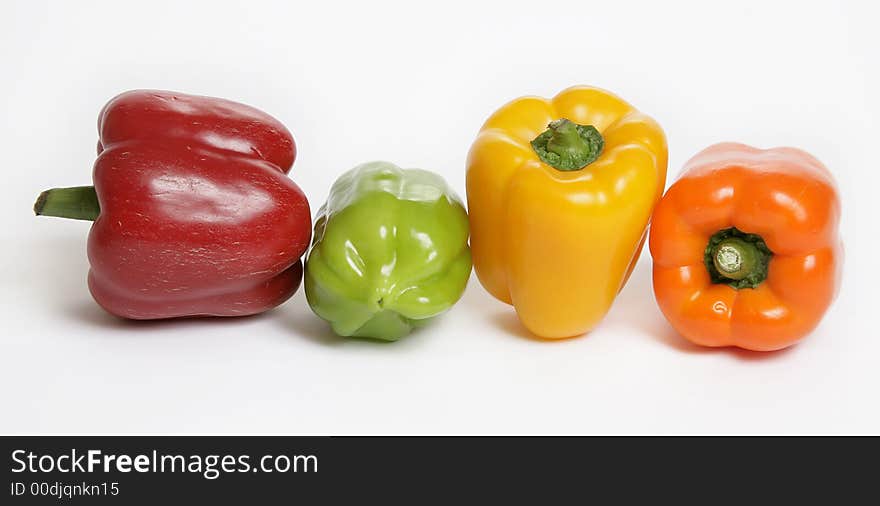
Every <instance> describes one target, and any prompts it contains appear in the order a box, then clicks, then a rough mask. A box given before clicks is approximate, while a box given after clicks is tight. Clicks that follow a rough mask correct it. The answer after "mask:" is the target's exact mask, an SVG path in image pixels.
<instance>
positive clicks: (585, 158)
mask: <svg viewBox="0 0 880 506" xmlns="http://www.w3.org/2000/svg"><path fill="white" fill-rule="evenodd" d="M531 145H532V149H534V150H535V153H537V155H538V158H540V159H541V161H543V162H544V163H546V164H547V165H549V166H551V167H553V168H554V169H557V170H561V171H572V170H580V169H583V168H584V167H586V166H587V165H589V164H591V163H593V162H595V161H596V159H597V158H599V155H601V154H602V148H603V147H605V140H604V139H603V138H602V134H600V133H599V131H598V130H596V127H594V126H593V125H578V124H577V123H574V122H572V121H570V120H567V119H565V118H562V119H558V120H556V121H551V122H550V124H549V125H547V130H545V131H544V132H543V133H541V135H539V136H537V137H535V139H534V140H533V141H532V142H531Z"/></svg>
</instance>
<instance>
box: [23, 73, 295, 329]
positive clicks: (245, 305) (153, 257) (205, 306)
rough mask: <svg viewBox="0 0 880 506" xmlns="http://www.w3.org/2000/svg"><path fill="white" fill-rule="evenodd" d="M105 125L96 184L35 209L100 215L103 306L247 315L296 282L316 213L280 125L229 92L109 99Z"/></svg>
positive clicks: (96, 245) (53, 193)
mask: <svg viewBox="0 0 880 506" xmlns="http://www.w3.org/2000/svg"><path fill="white" fill-rule="evenodd" d="M98 132H99V142H98V153H99V156H98V158H97V160H96V162H95V166H94V174H93V179H94V189H92V188H91V187H80V188H73V189H69V188H67V189H55V190H49V191H47V192H44V194H43V195H42V196H41V197H40V200H38V202H37V205H36V206H35V210H36V211H37V214H47V215H55V216H62V217H72V218H80V219H94V224H93V225H92V228H91V231H90V233H89V239H88V256H89V262H90V264H91V269H90V271H89V276H88V284H89V289H90V291H91V293H92V296H93V297H94V298H95V301H97V302H98V304H100V305H101V306H102V307H103V308H104V309H106V310H107V311H109V312H110V313H112V314H114V315H117V316H121V317H123V318H131V319H140V320H146V319H158V318H174V317H181V316H243V315H250V314H255V313H260V312H262V311H266V310H268V309H270V308H273V307H275V306H277V305H278V304H280V303H282V302H284V301H285V300H287V299H288V298H289V297H290V296H291V295H292V294H293V293H294V292H295V291H296V289H297V287H298V286H299V283H300V281H301V279H302V264H301V262H300V257H301V256H302V254H303V253H304V252H305V250H306V248H307V247H308V243H309V239H310V234H311V218H310V212H309V205H308V202H307V201H306V198H305V196H304V195H303V193H302V191H301V190H300V189H299V187H298V186H297V185H296V184H295V183H294V182H293V181H292V180H291V179H290V178H288V177H287V175H286V173H287V172H288V171H289V170H290V168H291V165H292V163H293V160H294V157H295V147H294V141H293V138H292V137H291V135H290V132H289V131H288V130H287V129H286V128H285V127H284V126H283V125H282V124H281V123H279V122H278V121H277V120H276V119H274V118H272V117H271V116H269V115H267V114H265V113H263V112H262V111H259V110H257V109H254V108H252V107H249V106H246V105H242V104H238V103H235V102H230V101H227V100H222V99H217V98H209V97H200V96H191V95H185V94H182V93H174V92H168V91H154V90H138V91H130V92H127V93H123V94H121V95H119V96H117V97H116V98H114V99H112V100H111V101H110V102H109V103H108V104H107V105H106V106H105V107H104V109H103V110H102V111H101V114H100V116H99V120H98ZM89 192H91V196H90V198H89ZM95 198H96V201H95Z"/></svg>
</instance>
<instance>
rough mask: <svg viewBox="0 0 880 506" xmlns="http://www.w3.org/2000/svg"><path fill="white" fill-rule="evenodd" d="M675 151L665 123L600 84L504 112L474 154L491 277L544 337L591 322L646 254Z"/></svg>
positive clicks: (487, 276)
mask: <svg viewBox="0 0 880 506" xmlns="http://www.w3.org/2000/svg"><path fill="white" fill-rule="evenodd" d="M666 156H667V152H666V138H665V136H664V135H663V130H662V129H661V128H660V126H659V125H658V124H657V123H656V122H654V120H652V119H651V118H649V117H647V116H646V115H644V114H642V113H640V112H638V111H637V110H636V109H634V108H633V107H632V106H631V105H629V104H628V103H626V102H624V101H623V100H621V99H620V98H619V97H617V96H615V95H612V94H611V93H608V92H607V91H604V90H600V89H597V88H591V87H585V86H579V87H573V88H569V89H567V90H565V91H563V92H561V93H559V94H558V95H556V97H554V98H553V99H549V100H548V99H545V98H539V97H524V98H520V99H517V100H514V101H513V102H510V103H508V104H507V105H505V106H504V107H502V108H501V109H499V110H498V111H497V112H496V113H495V114H493V115H492V116H491V117H490V118H489V119H488V120H487V121H486V123H485V124H484V125H483V128H482V129H481V130H480V133H479V135H478V136H477V139H476V140H475V141H474V144H473V147H472V148H471V151H470V154H469V155H468V162H467V199H468V213H469V218H470V226H471V252H472V255H473V260H474V269H475V270H476V273H477V276H478V277H479V279H480V282H481V283H482V284H483V286H484V287H485V288H486V289H487V290H488V291H489V292H490V293H491V294H492V295H494V296H495V297H496V298H498V299H500V300H502V301H504V302H506V303H508V304H513V306H514V308H515V309H516V312H517V315H518V316H519V319H520V321H522V323H523V324H524V325H525V326H526V327H527V328H528V329H529V330H530V331H532V332H533V333H534V334H536V335H538V336H540V337H544V338H563V337H571V336H576V335H580V334H583V333H584V332H587V331H589V330H591V329H592V328H593V327H594V326H595V325H596V324H597V323H598V322H599V321H600V320H601V319H602V317H603V316H604V315H605V313H606V312H607V311H608V309H609V308H610V306H611V303H612V302H613V301H614V298H615V297H616V296H617V293H618V292H619V291H620V289H621V288H622V287H623V285H624V283H625V282H626V279H627V277H628V276H629V273H630V272H631V271H632V268H633V266H634V265H635V262H636V260H637V259H638V257H639V252H640V251H641V247H642V244H643V243H644V239H645V229H646V227H647V224H648V220H649V218H650V216H651V211H652V210H653V208H654V205H655V204H656V202H657V200H658V199H659V198H660V196H661V195H662V192H663V187H664V183H665V182H666Z"/></svg>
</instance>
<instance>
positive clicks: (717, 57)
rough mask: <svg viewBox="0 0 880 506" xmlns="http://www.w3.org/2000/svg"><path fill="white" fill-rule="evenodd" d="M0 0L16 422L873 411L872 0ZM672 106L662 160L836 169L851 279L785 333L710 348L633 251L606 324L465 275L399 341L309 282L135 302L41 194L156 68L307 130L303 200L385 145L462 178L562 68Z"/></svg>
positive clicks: (487, 423)
mask: <svg viewBox="0 0 880 506" xmlns="http://www.w3.org/2000/svg"><path fill="white" fill-rule="evenodd" d="M238 4H239V2H217V1H215V2H205V3H203V4H196V3H187V2H180V1H169V2H163V1H145V2H131V3H126V2H119V1H112V2H111V1H108V2H61V1H59V2H53V3H44V2H38V1H20V2H12V3H11V4H10V3H8V2H7V3H4V7H3V11H4V12H3V16H2V20H0V55H2V79H0V106H2V109H0V113H2V114H0V142H2V151H0V153H2V155H0V156H2V160H3V183H2V186H3V198H2V199H0V206H2V216H3V218H2V219H3V232H4V240H3V246H2V248H0V265H2V267H3V269H2V273H0V284H2V294H0V297H2V299H0V311H2V314H0V321H2V322H3V323H2V325H3V327H2V329H3V332H2V338H0V339H2V341H0V406H2V407H0V410H2V412H0V432H4V433H97V432H111V433H141V432H146V433H264V432H283V433H297V434H299V433H308V434H326V433H331V434H337V433H595V432H602V433H605V432H613V433H617V432H626V433H628V432H637V433H655V432H659V433H682V432H683V433H703V432H710V433H728V432H734V433H752V432H758V433H768V432H769V433H814V432H822V433H824V432H834V433H838V432H871V433H876V432H880V402H878V388H880V368H878V361H880V338H878V332H877V329H876V327H877V325H876V324H875V323H874V322H875V320H876V319H877V318H878V316H877V314H876V311H877V304H878V297H877V293H878V292H880V284H878V281H880V280H878V275H877V271H878V269H880V267H878V264H877V255H878V251H880V249H878V248H880V244H878V240H877V235H878V233H880V232H878V228H877V217H878V203H877V202H878V199H880V197H878V190H877V187H878V185H880V176H878V171H880V149H878V141H880V128H878V112H880V107H878V94H877V89H878V88H880V72H878V67H880V58H878V49H880V38H878V33H877V32H878V31H877V29H876V27H875V26H874V25H875V23H876V20H877V14H878V13H877V11H876V8H875V7H873V2H868V1H865V2H859V3H856V2H848V3H841V4H839V5H838V4H837V3H836V2H815V3H814V2H785V3H776V2H769V1H767V0H760V1H754V2H753V1H741V0H740V1H736V2H724V3H712V2H696V1H695V2H686V3H685V2H674V1H669V2H638V3H637V2H608V1H602V2H588V1H584V0H580V1H573V2H568V1H564V0H547V1H543V2H542V1H540V0H531V1H529V2H521V3H518V2H513V1H510V0H506V1H499V2H476V1H473V2H468V3H467V4H465V5H463V6H462V5H457V4H454V3H451V2H432V3H429V4H427V5H419V2H385V1H380V0H371V1H364V2H330V1H327V2H277V3H269V2H258V1H249V2H241V5H238ZM579 83H581V84H593V85H597V86H601V87H604V88H607V89H610V90H613V91H614V92H616V93H618V94H619V95H621V96H622V97H624V98H625V99H627V100H628V101H630V102H632V103H633V104H635V105H636V106H637V107H639V108H640V109H642V110H643V111H645V112H647V113H648V114H650V115H652V116H653V117H654V118H656V119H657V120H658V121H659V122H660V124H661V125H662V126H663V127H664V129H665V130H666V133H667V136H668V140H669V148H670V150H669V155H670V156H669V160H670V179H673V178H674V176H675V175H676V174H677V173H678V171H679V169H680V167H681V166H682V164H683V163H684V162H685V160H686V159H687V158H689V157H690V156H691V155H693V154H694V153H696V152H697V151H698V150H700V149H702V148H704V147H706V146H707V145H709V144H711V143H714V142H718V141H727V140H731V141H741V142H746V143H749V144H754V145H756V146H759V147H770V146H776V145H793V146H798V147H801V148H804V149H806V150H808V151H810V152H812V153H813V154H815V155H816V156H817V157H819V158H820V159H821V160H823V161H824V162H825V164H826V165H827V166H828V167H829V168H830V169H831V170H832V171H833V172H834V174H835V175H836V176H837V178H838V181H839V184H840V190H841V192H842V196H843V202H844V217H843V223H842V227H843V228H842V231H843V234H844V240H845V242H846V250H847V259H846V265H845V279H844V281H843V288H842V290H841V293H840V296H839V298H838V299H837V301H836V303H835V304H834V306H833V307H832V308H831V310H830V311H829V313H828V314H827V317H826V319H825V320H824V322H823V323H822V325H821V326H820V327H819V329H818V330H817V331H816V332H814V333H813V335H811V336H810V337H809V338H808V339H806V340H805V341H803V342H802V343H801V344H799V345H797V346H795V347H794V348H792V349H790V350H788V351H783V352H779V353H772V354H757V353H749V352H741V351H733V350H720V351H719V350H706V349H698V348H696V347H694V346H692V345H689V344H688V343H686V342H685V341H683V340H682V339H681V338H679V337H678V336H677V335H676V334H675V333H674V331H673V330H672V329H671V328H670V327H669V326H668V324H667V323H666V322H665V320H664V319H663V317H662V315H661V314H660V312H659V310H658V309H657V307H656V305H655V302H654V298H653V295H652V292H651V280H650V255H649V254H648V253H647V252H645V253H643V255H642V258H641V261H640V263H639V266H638V268H637V269H636V271H635V273H634V274H633V276H632V279H631V281H630V282H629V284H628V285H627V287H626V288H625V289H624V290H623V292H622V293H621V295H620V297H619V299H618V300H617V302H616V304H615V306H614V307H613V309H612V311H611V312H610V314H609V315H608V317H607V318H606V319H605V321H604V322H603V323H602V324H601V326H600V327H599V328H597V329H596V330H595V331H594V332H593V333H592V334H591V335H588V336H585V337H582V338H578V339H573V340H568V341H564V342H555V343H553V342H550V343H548V342H539V341H536V340H533V339H531V338H529V337H528V335H527V334H526V332H525V331H524V330H523V329H522V327H520V326H519V324H518V322H517V320H516V319H515V316H514V313H513V311H512V309H511V308H509V307H507V306H505V305H503V304H501V303H499V302H497V301H495V300H494V299H492V298H491V297H490V296H489V295H488V294H487V293H486V292H485V291H484V290H483V289H482V287H481V286H480V285H479V283H478V282H477V281H476V278H475V277H472V279H471V283H470V285H469V287H468V289H467V291H466V293H465V295H464V297H463V299H462V301H461V302H460V304H459V305H457V306H456V307H455V308H454V309H453V310H452V311H451V312H450V313H449V314H447V315H446V316H445V317H443V318H442V319H440V321H438V322H436V324H434V325H433V326H431V327H429V328H426V329H424V330H422V331H419V332H418V333H415V334H413V335H411V336H409V337H407V338H405V339H403V340H401V341H399V342H397V343H393V344H385V345H383V344H377V343H373V342H365V341H357V340H343V339H340V338H335V337H333V336H332V335H331V334H330V331H329V330H328V327H327V325H326V324H325V323H323V322H322V321H321V320H318V319H317V318H316V317H314V316H313V315H312V314H311V312H310V310H309V309H308V306H307V304H306V301H305V298H304V296H303V294H302V292H301V291H300V292H299V293H297V295H296V296H295V297H294V298H293V299H291V300H290V301H289V302H287V303H286V304H284V305H283V306H281V307H280V308H278V309H276V310H274V311H271V312H269V313H267V314H264V315H262V316H259V317H252V318H244V319H238V320H231V319H230V320H189V321H173V322H156V323H129V322H124V321H121V320H118V319H116V318H114V317H111V316H109V315H107V314H105V313H104V312H103V311H102V310H101V309H100V308H98V307H97V306H96V305H95V304H94V303H93V301H92V299H91V297H90V296H89V293H88V289H87V288H86V283H85V278H86V272H87V270H88V263H87V260H86V256H85V243H86V236H87V234H88V228H89V225H88V223H85V222H73V221H66V220H60V219H51V218H36V217H34V216H33V215H32V213H31V206H32V204H33V200H34V198H35V197H36V195H37V194H38V193H39V192H40V191H41V190H42V189H45V188H49V187H53V186H72V185H77V184H88V183H89V182H90V174H91V165H92V162H93V160H94V146H95V141H96V132H95V120H96V116H97V113H98V110H99V109H100V108H101V106H102V105H103V104H104V102H105V101H106V100H108V99H109V98H111V97H112V96H114V95H115V94H117V93H119V92H121V91H124V90H128V89H132V88H160V89H170V90H175V91H181V92H188V93H195V94H203V95H211V96H220V97H226V98H229V99H233V100H237V101H241V102H244V103H248V104H251V105H254V106H256V107H259V108H261V109H263V110H265V111H267V112H269V113H270V114H272V115H274V116H276V117H277V118H279V119H280V120H281V121H282V122H284V123H285V124H286V125H287V126H288V127H289V128H290V130H291V131H292V132H293V133H294V136H295V137H296V140H297V144H298V147H299V156H298V159H297V161H296V163H295V165H294V169H293V172H292V176H293V178H294V179H295V180H296V181H297V182H298V183H299V184H300V186H301V187H302V188H303V190H304V191H305V192H306V194H307V195H308V197H309V200H310V202H311V204H312V208H313V210H316V209H317V208H318V206H319V205H320V204H321V203H322V202H323V201H324V199H325V198H326V196H327V191H328V189H329V187H330V184H331V183H332V182H333V180H334V179H335V178H336V177H337V176H338V175H339V174H340V173H342V172H343V171H344V170H346V169H348V168H350V167H352V166H354V165H356V164H358V163H360V162H363V161H368V160H374V159H387V160H390V161H393V162H396V163H397V164H399V165H403V166H407V167H423V168H427V169H431V170H434V171H437V172H439V173H441V174H443V175H444V176H445V177H446V178H447V179H448V180H449V181H450V183H451V184H452V185H453V186H454V187H455V188H457V189H458V190H459V192H461V194H463V193H464V161H465V155H466V153H467V150H468V148H469V146H470V142H471V141H472V140H473V138H474V136H475V134H476V132H477V130H478V128H479V126H480V125H481V123H482V122H483V120H484V119H485V118H486V117H487V116H488V115H489V114H491V113H492V111H494V110H495V109H496V108H497V107H499V106H501V105H502V104H503V103H505V102H507V101H508V100H510V99H513V98H515V97H517V96H520V95H525V94H538V95H545V96H550V95H553V94H554V93H556V92H557V91H559V90H561V89H562V88H565V87H567V86H570V85H572V84H579Z"/></svg>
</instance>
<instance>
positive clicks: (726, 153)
mask: <svg viewBox="0 0 880 506" xmlns="http://www.w3.org/2000/svg"><path fill="white" fill-rule="evenodd" d="M839 220H840V200H839V197H838V193H837V189H836V186H835V183H834V180H833V178H832V176H831V174H830V173H829V172H828V169H826V168H825V166H824V165H822V163H820V162H819V161H818V160H816V159H815V158H813V157H812V156H810V155H809V154H807V153H805V152H803V151H801V150H798V149H794V148H775V149H768V150H760V149H755V148H752V147H749V146H745V145H742V144H733V143H724V144H717V145H715V146H712V147H709V148H708V149H706V150H704V151H702V152H700V153H699V154H697V155H696V156H695V157H694V158H692V159H691V160H690V161H689V162H688V163H687V164H686V165H685V168H684V171H683V172H682V175H681V177H680V178H679V179H678V181H676V183H675V184H673V185H672V187H670V188H669V191H668V192H666V195H665V196H664V197H663V199H662V200H661V201H660V203H659V204H658V205H657V208H656V209H655V211H654V216H653V219H652V223H651V239H650V249H651V255H652V256H653V257H654V294H655V296H656V298H657V303H658V304H659V306H660V309H661V310H662V311H663V314H664V315H665V316H666V318H667V320H669V322H670V323H671V324H672V326H673V327H675V329H676V330H677V331H678V332H679V333H681V334H682V335H683V336H684V337H686V338H687V339H689V340H690V341H693V342H694V343H696V344H700V345H703V346H738V347H740V348H746V349H749V350H758V351H769V350H777V349H781V348H785V347H787V346H790V345H792V344H794V343H795V342H797V341H798V340H800V339H801V338H802V337H804V336H805V335H806V334H807V333H809V332H810V331H811V330H813V328H815V327H816V325H818V323H819V321H820V320H821V319H822V316H823V315H824V314H825V312H826V310H827V309H828V307H829V305H830V304H831V302H832V300H833V299H834V296H835V295H836V293H837V289H838V285H839V280H840V269H841V265H842V245H841V242H840V240H839V238H838V235H837V228H838V222H839Z"/></svg>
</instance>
